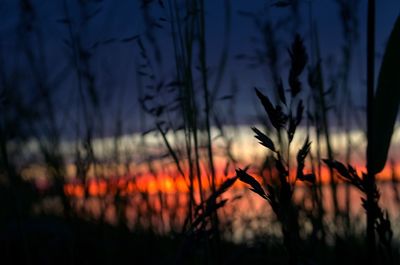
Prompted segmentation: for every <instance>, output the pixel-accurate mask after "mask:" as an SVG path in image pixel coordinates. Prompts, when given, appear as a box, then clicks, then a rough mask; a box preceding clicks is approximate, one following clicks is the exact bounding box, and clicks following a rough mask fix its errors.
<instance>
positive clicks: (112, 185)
mask: <svg viewBox="0 0 400 265" xmlns="http://www.w3.org/2000/svg"><path fill="white" fill-rule="evenodd" d="M224 167H225V165H224V164H223V163H219V164H218V165H217V166H216V169H217V172H221V173H219V174H217V180H216V184H217V186H218V185H220V184H221V183H222V182H223V181H224V180H225V179H226V177H225V176H224V174H222V172H223V168H224ZM356 169H357V172H358V173H359V174H361V172H362V170H364V167H362V166H356ZM295 170H296V169H292V170H291V171H290V176H291V179H293V177H292V176H294V175H295V174H296V171H295ZM395 170H396V172H397V171H399V170H400V164H397V165H396V166H395ZM305 172H306V173H310V172H311V171H310V170H309V169H308V170H307V169H306V170H305ZM249 174H251V175H252V176H254V177H255V178H256V179H258V181H260V182H263V178H262V177H261V176H259V175H257V174H255V173H254V172H251V171H249ZM274 174H275V173H274V172H272V175H274ZM334 174H335V175H334V179H335V181H336V182H338V183H340V182H343V180H341V179H340V178H339V177H338V176H337V173H334ZM234 175H235V172H234V171H233V170H231V172H229V174H228V176H229V177H232V176H234ZM268 175H271V173H269V172H265V174H264V179H267V181H269V180H270V179H271V176H268ZM391 175H392V169H391V168H390V167H389V166H386V167H385V168H384V170H383V171H382V172H381V173H380V174H379V175H378V176H377V179H378V180H381V181H386V180H390V179H391ZM321 176H322V178H321V177H319V176H317V181H320V182H321V183H323V184H327V183H329V181H330V173H329V169H328V168H327V167H325V166H323V167H322V168H321ZM186 181H187V180H184V179H183V178H182V177H181V176H180V175H178V174H177V175H176V176H175V177H172V176H171V175H169V174H165V173H162V174H158V175H157V176H156V177H154V175H152V174H150V173H149V174H144V175H141V176H140V178H134V177H132V176H129V175H127V176H123V177H120V178H109V179H95V178H91V179H89V180H88V181H87V182H86V183H85V184H83V183H79V182H71V183H67V184H65V186H64V192H65V194H66V195H67V196H71V197H77V198H83V197H85V196H92V197H104V196H106V195H117V194H119V195H120V196H127V195H129V194H132V193H134V192H146V193H148V194H155V193H158V192H162V193H175V192H179V193H186V192H188V190H189V189H188V184H187V183H186ZM298 183H300V182H298ZM193 184H194V190H195V191H198V189H199V184H198V182H197V181H194V183H193ZM300 185H302V184H300ZM246 186H247V185H246V184H244V183H242V182H240V181H238V182H237V183H236V184H235V187H236V188H239V187H240V188H245V187H246ZM202 188H203V190H210V185H209V182H208V179H207V177H206V176H203V177H202Z"/></svg>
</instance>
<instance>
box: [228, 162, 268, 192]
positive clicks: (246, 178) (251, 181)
mask: <svg viewBox="0 0 400 265" xmlns="http://www.w3.org/2000/svg"><path fill="white" fill-rule="evenodd" d="M236 176H237V177H238V178H239V180H240V181H242V182H244V183H246V184H248V185H250V186H251V188H250V190H251V191H253V192H254V193H257V194H258V195H260V196H261V197H262V198H263V199H266V200H267V195H266V194H265V191H264V189H263V188H262V187H261V185H260V183H259V182H258V181H257V180H256V179H255V178H254V177H252V176H250V175H249V174H247V173H246V171H245V170H242V169H240V168H239V169H236Z"/></svg>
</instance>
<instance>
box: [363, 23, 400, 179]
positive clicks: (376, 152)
mask: <svg viewBox="0 0 400 265" xmlns="http://www.w3.org/2000/svg"><path fill="white" fill-rule="evenodd" d="M399 47H400V16H399V17H397V20H396V23H395V25H394V27H393V30H392V32H391V34H390V38H389V41H388V44H387V46H386V49H385V54H384V56H383V60H382V65H381V68H380V72H379V77H378V86H377V90H376V93H375V97H374V102H373V114H372V124H373V127H372V128H371V130H372V132H371V135H372V139H368V153H369V154H371V155H369V157H370V161H367V164H368V171H369V172H371V173H373V174H377V173H379V172H381V171H382V169H383V168H384V166H385V164H386V160H387V155H388V151H389V147H390V141H391V138H392V134H393V130H394V125H395V122H396V117H397V112H398V109H399V103H400V75H399V68H400V49H399Z"/></svg>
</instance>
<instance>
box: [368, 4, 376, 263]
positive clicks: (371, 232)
mask: <svg viewBox="0 0 400 265" xmlns="http://www.w3.org/2000/svg"><path fill="white" fill-rule="evenodd" d="M367 19H368V21H367V138H368V144H367V171H368V173H367V179H366V184H367V190H366V192H367V244H368V255H369V258H368V260H369V264H371V265H372V264H376V247H375V229H374V224H375V219H376V217H375V214H374V212H373V211H372V210H373V209H372V207H373V204H374V186H375V174H374V172H372V171H371V169H370V168H369V165H370V164H371V163H370V162H371V161H372V159H373V157H372V154H373V150H371V149H372V147H371V145H370V144H369V142H370V141H371V139H372V128H373V126H374V125H373V123H372V114H373V100H374V53H375V0H368V18H367Z"/></svg>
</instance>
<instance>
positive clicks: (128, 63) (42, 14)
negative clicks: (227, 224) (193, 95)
mask: <svg viewBox="0 0 400 265" xmlns="http://www.w3.org/2000/svg"><path fill="white" fill-rule="evenodd" d="M31 2H32V6H33V10H34V14H35V15H34V18H33V20H34V21H35V23H34V28H36V29H40V35H34V36H33V35H32V34H31V35H29V34H25V33H24V31H23V30H22V31H21V28H20V27H21V19H23V15H21V9H20V4H19V1H15V0H5V1H2V2H1V3H0V16H1V17H2V23H1V25H0V35H1V38H0V51H1V53H0V56H1V61H2V62H3V71H4V73H5V77H4V79H5V80H9V82H11V81H10V80H13V78H14V79H15V78H16V79H18V85H17V86H18V88H19V89H20V90H21V91H22V92H24V95H25V97H26V98H27V99H26V102H32V103H28V104H33V103H34V102H36V100H38V99H37V98H39V99H40V93H39V92H38V91H39V90H38V89H37V87H36V84H37V80H36V79H35V78H34V76H33V75H34V74H32V72H34V71H32V68H37V69H40V68H43V69H45V70H46V71H43V73H42V77H41V78H43V80H45V82H44V83H46V84H47V85H48V86H50V87H51V91H52V92H51V94H52V97H53V99H54V102H56V105H57V111H56V112H57V113H56V115H57V117H58V120H60V121H62V122H61V124H60V126H61V127H62V126H64V127H65V130H66V131H68V130H70V129H68V127H70V126H68V125H67V124H68V123H70V122H66V121H67V120H70V121H72V120H74V119H76V117H75V116H76V114H75V110H76V107H77V106H76V105H75V103H74V102H76V99H77V98H78V97H79V95H78V92H77V91H78V90H77V87H78V81H77V75H76V73H75V72H74V70H73V64H72V63H71V51H70V50H69V47H68V39H69V36H70V35H69V31H68V27H67V26H66V25H65V24H63V23H62V22H60V20H62V19H65V16H66V10H67V11H68V13H69V16H70V17H71V18H72V20H73V21H74V23H75V24H74V25H75V29H76V30H77V32H79V35H80V36H81V37H80V38H81V41H82V45H83V46H84V47H87V48H88V47H92V46H93V45H94V44H96V43H98V42H100V43H101V42H103V43H104V42H107V41H108V42H109V43H107V44H104V45H99V46H98V47H96V48H95V51H93V57H92V59H91V63H90V67H91V70H92V71H93V72H94V73H95V75H96V81H95V84H96V89H98V91H100V92H101V93H100V94H101V97H100V99H99V100H100V102H101V104H100V106H101V112H102V114H103V115H104V116H105V127H107V128H108V129H107V131H108V133H112V132H113V129H112V128H113V127H114V124H115V117H116V115H119V114H118V113H119V110H120V109H121V115H122V119H123V121H124V125H125V128H124V131H125V132H130V131H135V130H139V126H138V122H137V121H138V119H139V116H140V115H139V113H140V106H139V104H138V89H137V82H136V78H135V76H136V74H135V73H136V72H137V64H138V63H140V58H139V56H138V54H139V53H138V46H137V44H135V43H131V42H129V43H125V42H123V43H121V42H113V41H111V40H113V39H123V38H127V37H130V36H134V35H140V34H143V32H144V31H145V27H144V23H143V10H142V9H141V8H140V6H139V1H136V0H131V1H128V0H120V1H111V0H104V1H92V2H94V3H92V4H89V5H87V10H86V11H85V12H87V13H86V15H89V16H90V14H94V13H97V16H96V18H95V19H93V20H91V21H90V22H89V23H88V24H87V26H84V27H81V26H79V25H82V24H81V20H80V19H79V18H80V17H82V13H81V12H82V10H81V11H79V10H80V9H79V8H78V5H77V2H78V1H65V2H64V1H62V0H59V1H54V0H40V1H39V0H36V1H31ZM96 2H99V3H96ZM205 2H206V26H207V28H206V30H207V32H206V34H207V50H208V63H209V67H210V68H211V69H213V68H215V67H216V65H217V63H218V58H219V56H220V53H221V51H222V49H224V47H223V36H224V10H225V9H224V8H225V3H226V1H222V0H221V1H214V0H207V1H205ZM229 2H230V7H231V34H230V37H229V59H228V66H227V68H226V72H225V77H224V79H223V82H222V83H221V91H220V96H223V95H226V94H228V93H229V90H230V86H231V84H232V80H235V82H236V83H237V84H236V85H237V88H238V94H237V97H238V99H240V100H239V101H238V104H237V120H238V121H239V122H240V123H252V122H253V121H252V117H253V116H254V114H255V107H254V105H255V102H256V98H255V96H254V93H253V87H255V86H257V87H260V88H262V89H263V90H264V91H265V92H266V93H267V94H268V93H270V91H269V88H270V82H271V80H270V78H269V77H268V73H267V69H266V68H265V67H259V68H255V69H250V68H249V67H248V64H247V63H246V62H245V61H240V60H236V59H235V56H236V55H238V54H248V53H251V52H253V51H254V50H255V49H257V48H260V45H258V44H256V43H255V42H254V40H253V39H252V38H253V37H256V38H257V37H258V36H259V32H258V31H257V30H255V28H254V26H253V24H252V22H251V20H250V19H248V18H245V17H243V16H241V15H240V14H239V12H240V11H246V12H259V13H261V14H263V19H264V20H265V19H268V20H270V21H271V22H272V23H275V22H276V21H277V20H279V19H280V18H282V17H284V16H287V15H288V12H289V11H288V9H282V8H274V7H271V3H273V2H274V1H261V0H252V1H249V0H247V1H244V0H232V1H229ZM64 3H67V6H66V8H67V9H65V5H64ZM309 3H310V1H308V0H304V1H300V17H301V20H300V21H301V23H300V24H299V28H298V29H297V31H298V32H299V33H300V34H301V35H302V36H303V37H304V38H305V44H306V46H307V47H309V39H308V36H309V9H308V8H309ZM311 3H312V14H313V20H315V22H316V23H317V25H318V32H319V34H320V43H321V51H322V57H323V59H325V60H327V59H329V58H334V59H336V61H337V62H340V51H341V45H342V44H343V38H342V30H341V24H340V18H339V9H338V6H337V4H336V3H335V1H334V0H314V1H311ZM366 3H367V1H364V0H362V1H360V5H359V8H358V10H357V16H358V18H359V27H358V31H359V33H360V35H359V42H358V44H357V46H356V49H355V55H354V58H353V59H354V60H353V67H352V70H351V73H352V76H351V80H350V86H351V87H352V91H353V95H354V98H355V102H356V104H357V105H360V106H362V104H363V98H364V92H363V78H364V77H363V76H364V75H365V74H364V73H365V69H364V68H365V67H364V62H365V59H364V55H365V46H366V43H365V41H364V40H365V28H366V26H365V25H366V24H365V22H366V15H365V14H366ZM154 12H155V14H157V12H160V14H162V12H163V11H162V10H161V11H160V9H157V8H156V9H155V11H154ZM399 13H400V1H396V0H382V1H377V17H376V47H377V57H376V58H377V65H379V61H380V60H379V59H380V57H381V55H382V51H383V49H384V46H385V41H386V39H387V37H388V35H389V33H390V30H391V28H392V25H393V23H394V21H395V19H396V17H397V16H398V15H399ZM78 28H79V30H78ZM292 35H293V34H292V32H290V30H287V31H285V30H281V31H280V33H278V36H277V37H278V39H279V40H280V41H281V46H280V47H279V49H280V52H281V53H280V56H281V57H282V58H283V59H284V60H283V61H282V63H281V64H280V66H281V67H282V75H283V78H284V76H285V74H286V73H285V70H284V68H285V60H287V58H288V55H287V52H286V49H287V47H288V46H289V44H290V40H291V39H292ZM38 36H40V37H38ZM156 37H157V40H158V42H159V44H160V46H161V51H162V55H163V59H164V60H163V66H162V67H160V68H157V69H156V71H157V75H158V78H160V79H161V78H164V79H168V78H169V77H170V75H171V73H172V71H173V67H171V63H170V60H171V58H172V46H171V39H170V37H169V33H168V27H166V28H164V29H159V30H157V31H156ZM21 38H22V39H24V40H25V43H28V44H27V45H25V46H24V41H22V40H21ZM27 51H30V52H32V54H33V55H34V57H35V58H36V60H35V64H34V65H31V64H29V62H28V60H27V59H26V54H27ZM43 69H42V70H43ZM121 105H123V108H120V106H121ZM34 107H35V106H34V105H32V108H34ZM74 115H75V116H74ZM63 123H64V124H63ZM146 127H151V121H148V122H147V124H146ZM71 133H72V131H71V132H68V133H67V134H68V135H70V134H71Z"/></svg>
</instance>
